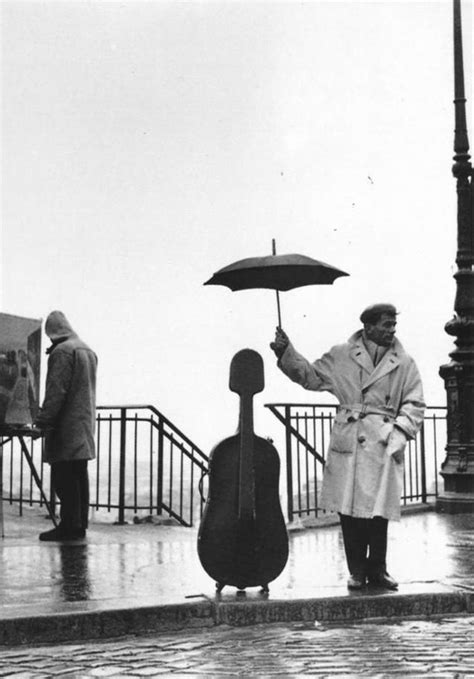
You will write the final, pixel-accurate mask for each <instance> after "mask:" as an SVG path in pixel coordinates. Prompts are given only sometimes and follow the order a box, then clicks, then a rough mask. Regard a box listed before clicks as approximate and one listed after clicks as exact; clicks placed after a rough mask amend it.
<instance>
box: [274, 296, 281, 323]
mask: <svg viewBox="0 0 474 679" xmlns="http://www.w3.org/2000/svg"><path fill="white" fill-rule="evenodd" d="M275 292H276V297H277V309H278V327H279V328H281V310H280V293H279V291H278V290H275Z"/></svg>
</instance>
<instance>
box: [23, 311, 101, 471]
mask: <svg viewBox="0 0 474 679" xmlns="http://www.w3.org/2000/svg"><path fill="white" fill-rule="evenodd" d="M45 331H46V334H47V335H48V336H49V337H50V339H51V340H52V345H51V347H50V348H49V349H48V353H49V358H48V371H47V375H46V390H45V396H44V400H43V404H42V407H41V409H40V411H39V414H38V417H37V418H36V421H35V424H36V426H38V427H39V428H41V429H45V430H46V433H45V446H44V459H45V461H46V462H50V463H52V462H61V461H72V460H92V459H93V458H94V457H95V443H94V432H95V407H96V375H97V356H96V355H95V353H94V352H93V351H92V349H90V348H89V347H88V346H87V344H85V342H83V341H82V340H81V339H79V337H78V336H77V334H76V333H75V332H74V330H73V329H72V327H71V326H70V324H69V322H68V320H67V318H66V317H65V315H64V314H63V313H62V312H61V311H52V312H51V313H50V314H49V316H48V318H47V319H46V324H45Z"/></svg>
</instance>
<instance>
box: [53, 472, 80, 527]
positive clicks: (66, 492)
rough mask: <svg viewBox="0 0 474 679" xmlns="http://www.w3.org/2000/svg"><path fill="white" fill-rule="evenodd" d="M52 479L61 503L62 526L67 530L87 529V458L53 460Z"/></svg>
mask: <svg viewBox="0 0 474 679" xmlns="http://www.w3.org/2000/svg"><path fill="white" fill-rule="evenodd" d="M51 480H52V483H53V487H54V490H55V492H56V495H57V496H58V498H59V501H60V503H61V511H60V517H61V524H60V526H61V528H62V529H64V531H66V532H70V531H75V530H81V529H84V530H85V529H86V528H87V526H88V523H89V474H88V473H87V460H71V461H64V462H53V463H52V464H51Z"/></svg>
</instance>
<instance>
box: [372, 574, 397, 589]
mask: <svg viewBox="0 0 474 679" xmlns="http://www.w3.org/2000/svg"><path fill="white" fill-rule="evenodd" d="M369 585H370V586H371V587H380V588H381V589H398V582H397V581H396V580H394V579H393V578H392V576H391V575H389V574H388V573H387V572H385V573H375V574H374V575H369Z"/></svg>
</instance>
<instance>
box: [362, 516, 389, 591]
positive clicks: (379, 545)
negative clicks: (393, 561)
mask: <svg viewBox="0 0 474 679" xmlns="http://www.w3.org/2000/svg"><path fill="white" fill-rule="evenodd" d="M368 521H369V524H370V528H369V558H368V562H367V572H368V575H369V578H370V577H371V576H373V575H383V574H384V573H386V572H387V530H388V520H387V519H384V518H382V517H381V516H374V518H373V519H368Z"/></svg>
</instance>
